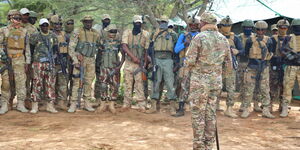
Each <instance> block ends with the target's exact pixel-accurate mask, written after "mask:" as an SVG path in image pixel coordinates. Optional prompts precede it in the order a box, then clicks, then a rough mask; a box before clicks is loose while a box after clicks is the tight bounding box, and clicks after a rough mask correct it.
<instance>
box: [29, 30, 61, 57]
mask: <svg viewBox="0 0 300 150" xmlns="http://www.w3.org/2000/svg"><path fill="white" fill-rule="evenodd" d="M33 36H37V37H36V40H37V41H36V45H35V49H34V53H33V62H50V58H49V50H51V51H53V45H54V43H55V42H56V41H55V39H54V38H55V35H54V34H53V33H49V34H48V35H42V34H41V33H36V34H35V35H33Z"/></svg>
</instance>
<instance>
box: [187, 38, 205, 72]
mask: <svg viewBox="0 0 300 150" xmlns="http://www.w3.org/2000/svg"><path fill="white" fill-rule="evenodd" d="M200 48H201V42H200V39H199V38H194V39H193V40H192V41H191V43H190V46H189V48H188V50H187V53H186V56H187V57H186V60H185V61H184V63H185V64H184V66H186V67H188V68H189V69H192V68H193V67H194V66H195V64H196V59H197V56H198V57H199V55H200Z"/></svg>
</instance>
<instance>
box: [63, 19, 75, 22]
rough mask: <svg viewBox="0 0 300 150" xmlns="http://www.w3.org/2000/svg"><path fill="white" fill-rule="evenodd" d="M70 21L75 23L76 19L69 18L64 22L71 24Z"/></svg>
mask: <svg viewBox="0 0 300 150" xmlns="http://www.w3.org/2000/svg"><path fill="white" fill-rule="evenodd" d="M69 21H73V22H74V19H73V18H67V19H65V21H64V22H69Z"/></svg>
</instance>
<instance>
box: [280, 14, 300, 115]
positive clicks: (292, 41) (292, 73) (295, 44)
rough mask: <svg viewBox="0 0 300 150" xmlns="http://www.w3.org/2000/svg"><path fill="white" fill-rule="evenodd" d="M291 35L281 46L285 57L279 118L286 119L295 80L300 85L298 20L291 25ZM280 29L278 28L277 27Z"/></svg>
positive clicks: (299, 31) (299, 24)
mask: <svg viewBox="0 0 300 150" xmlns="http://www.w3.org/2000/svg"><path fill="white" fill-rule="evenodd" d="M291 26H292V30H293V33H292V34H291V35H289V36H287V37H286V38H285V39H284V41H283V44H282V48H281V52H282V53H283V54H284V55H285V58H284V64H285V65H287V66H286V68H285V70H284V79H283V96H282V97H283V100H282V104H281V106H282V111H281V113H280V117H287V116H288V114H289V112H288V105H289V104H290V103H291V100H292V90H293V88H294V85H295V80H297V81H298V84H299V83H300V19H294V20H293V21H292V23H291ZM279 28H280V27H279Z"/></svg>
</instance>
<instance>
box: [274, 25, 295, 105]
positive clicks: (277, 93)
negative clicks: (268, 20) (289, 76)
mask: <svg viewBox="0 0 300 150" xmlns="http://www.w3.org/2000/svg"><path fill="white" fill-rule="evenodd" d="M289 25H290V24H289V22H288V21H287V20H285V19H281V20H279V21H278V22H277V27H278V35H273V36H272V38H271V39H272V43H273V47H274V49H275V52H274V56H273V57H272V59H271V60H270V97H271V111H273V102H275V101H279V102H280V103H281V102H282V92H283V76H284V75H283V74H284V71H283V66H282V65H283V61H282V60H283V59H282V53H281V50H280V49H281V48H282V42H283V40H284V39H285V37H286V36H287V35H286V33H287V30H288V28H289Z"/></svg>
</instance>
